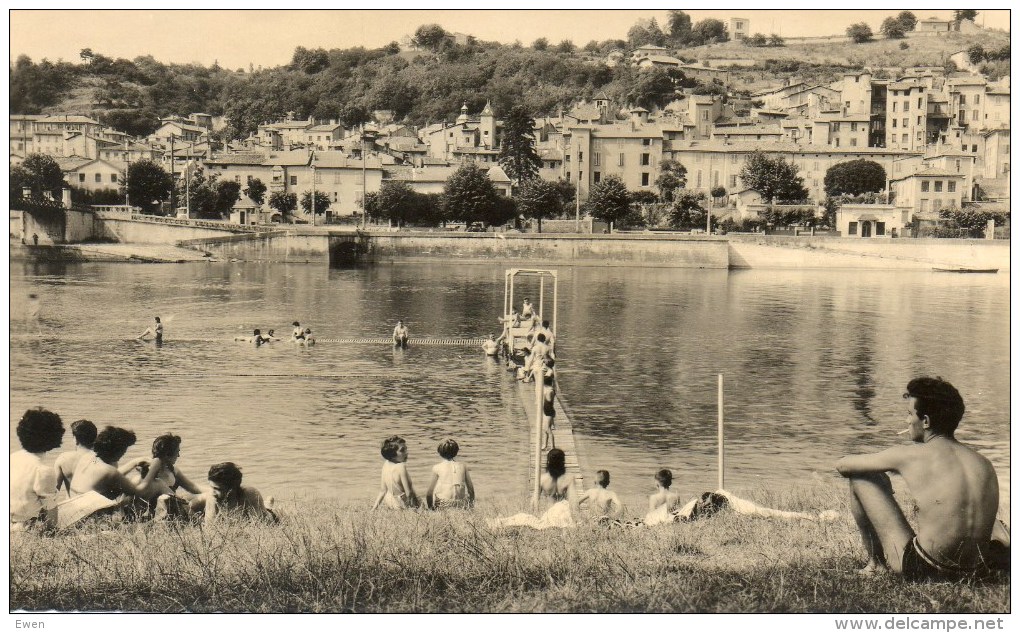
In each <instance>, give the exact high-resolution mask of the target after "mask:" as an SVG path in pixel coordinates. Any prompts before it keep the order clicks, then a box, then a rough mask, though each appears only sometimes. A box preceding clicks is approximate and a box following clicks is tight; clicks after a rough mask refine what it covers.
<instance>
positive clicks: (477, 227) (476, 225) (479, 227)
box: [464, 222, 485, 233]
mask: <svg viewBox="0 0 1020 633" xmlns="http://www.w3.org/2000/svg"><path fill="white" fill-rule="evenodd" d="M464 230H465V231H467V232H468V233H484V232H485V225H484V224H482V223H481V222H472V223H471V224H469V225H468V227H467V228H466V229H464Z"/></svg>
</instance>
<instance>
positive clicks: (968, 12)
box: [953, 9, 978, 22]
mask: <svg viewBox="0 0 1020 633" xmlns="http://www.w3.org/2000/svg"><path fill="white" fill-rule="evenodd" d="M977 15H978V12H977V11H975V10H974V9H960V10H957V11H953V19H954V20H956V21H957V22H959V21H961V20H970V21H971V22H973V21H974V20H975V19H977Z"/></svg>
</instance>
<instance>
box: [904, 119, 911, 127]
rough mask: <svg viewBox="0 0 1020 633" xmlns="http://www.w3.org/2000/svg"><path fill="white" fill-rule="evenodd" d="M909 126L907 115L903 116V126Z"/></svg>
mask: <svg viewBox="0 0 1020 633" xmlns="http://www.w3.org/2000/svg"><path fill="white" fill-rule="evenodd" d="M909 126H910V119H909V118H907V117H903V127H909Z"/></svg>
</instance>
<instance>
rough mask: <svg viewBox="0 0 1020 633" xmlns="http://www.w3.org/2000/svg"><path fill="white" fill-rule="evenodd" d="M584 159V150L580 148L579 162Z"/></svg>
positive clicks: (578, 152)
mask: <svg viewBox="0 0 1020 633" xmlns="http://www.w3.org/2000/svg"><path fill="white" fill-rule="evenodd" d="M582 160H584V150H583V149H579V150H577V162H581V161H582Z"/></svg>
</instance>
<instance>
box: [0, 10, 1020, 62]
mask: <svg viewBox="0 0 1020 633" xmlns="http://www.w3.org/2000/svg"><path fill="white" fill-rule="evenodd" d="M43 4H44V5H45V3H43ZM440 4H441V3H440ZM461 4H463V5H466V6H478V3H461ZM599 4H601V3H599V2H588V3H584V4H581V3H577V2H575V3H574V5H575V6H584V7H592V6H598V5H599ZM642 4H645V5H651V6H654V5H655V4H656V3H655V2H644V3H642ZM740 4H741V3H739V2H729V3H727V5H728V6H740ZM857 4H858V5H859V6H860V5H861V4H862V3H857ZM867 4H868V3H867V2H864V3H863V6H867ZM935 4H937V3H934V2H930V3H928V6H932V5H935ZM957 4H959V3H957ZM177 5H178V6H180V7H185V8H181V9H176V10H127V9H119V8H116V5H115V4H111V3H109V2H106V3H104V2H99V3H97V4H96V6H97V7H113V8H109V9H107V10H70V9H66V8H65V9H39V10H25V9H17V10H11V11H10V12H9V14H8V15H9V20H10V29H9V37H10V56H11V57H10V59H11V61H13V60H14V59H16V58H17V57H18V56H19V55H22V54H25V55H28V56H29V57H31V58H32V59H33V60H34V61H40V60H41V59H43V58H48V59H49V60H51V61H57V60H58V59H63V60H65V61H72V62H76V63H77V62H79V61H80V58H79V53H80V51H81V50H82V49H83V48H91V49H93V51H95V52H97V53H101V54H103V55H106V56H108V57H115V58H116V57H124V58H127V59H133V58H135V57H138V56H140V55H152V56H153V57H154V58H156V59H157V60H159V61H161V62H173V63H188V62H197V63H200V64H203V65H207V66H208V65H211V64H212V63H213V62H218V63H219V64H220V65H221V66H223V67H225V68H232V69H237V68H244V69H248V68H249V65H253V66H254V67H256V68H258V67H259V66H263V67H272V66H279V65H283V64H286V63H288V62H289V61H290V59H291V56H292V55H293V52H294V48H295V47H297V46H304V47H306V48H317V47H322V48H326V49H329V48H350V47H353V46H364V47H366V48H378V47H380V46H383V45H385V44H387V43H389V42H391V41H395V40H398V41H399V40H400V38H401V37H403V36H405V35H411V34H413V33H414V31H415V29H416V28H417V27H418V26H420V25H422V24H429V23H437V24H440V25H441V26H442V27H443V28H445V29H446V30H447V31H453V32H459V33H466V34H468V35H474V36H475V37H477V38H479V39H482V40H495V41H499V42H504V43H510V42H513V41H515V40H520V41H521V42H522V43H523V44H525V45H527V44H530V43H531V42H533V41H534V40H535V39H537V38H539V37H545V38H546V39H548V40H549V41H550V42H552V43H558V42H560V41H561V40H564V39H569V40H571V41H573V42H574V43H575V44H577V45H578V46H583V45H584V44H585V43H587V42H588V41H589V40H593V39H594V40H600V41H601V40H606V39H616V38H620V39H624V38H626V35H627V30H628V29H629V28H630V27H631V26H633V25H634V23H635V22H636V21H637V20H638V19H641V18H645V19H647V18H652V17H654V18H656V19H657V20H658V21H659V24H660V25H662V26H665V23H666V17H667V11H668V9H669V8H675V6H676V5H675V4H672V3H671V4H670V5H666V7H664V8H660V9H655V8H651V9H642V10H631V9H600V10H591V9H587V10H581V9H577V10H574V9H556V10H544V9H541V10H540V9H535V8H523V9H515V10H499V9H497V10H487V11H480V10H474V9H456V8H451V9H433V10H428V11H424V10H417V9H415V10H409V9H400V8H399V6H400V5H399V4H395V3H392V2H391V3H380V4H377V5H376V6H381V7H398V8H393V9H386V10H364V9H358V10H271V9H252V10H216V11H210V10H200V9H196V8H194V7H198V6H201V4H200V3H196V2H194V1H193V0H183V2H178V3H177ZM259 5H260V3H259V2H252V3H248V4H247V6H259ZM563 5H567V6H569V3H561V6H563ZM35 6H39V5H38V4H36V5H35ZM265 6H271V5H265ZM334 6H335V5H334ZM418 6H421V5H418ZM446 6H456V5H450V4H449V3H447V5H446ZM496 6H498V5H496ZM515 6H519V7H536V6H537V7H541V6H543V5H542V3H535V2H531V3H529V2H527V1H524V2H517V3H515ZM545 6H548V5H547V4H546V5H545ZM752 6H753V5H752ZM758 6H760V5H758ZM986 6H987V5H986ZM901 10H902V9H895V10H881V9H876V10H870V9H869V10H807V9H787V10H758V9H740V8H737V9H729V10H697V9H691V10H687V9H685V11H686V12H687V13H688V14H689V15H690V16H691V18H692V20H693V21H694V22H697V21H699V20H703V19H706V18H716V19H722V20H726V19H727V18H729V17H744V18H747V19H749V20H750V31H751V32H752V33H757V32H760V33H764V34H766V35H768V34H771V33H777V34H779V35H783V36H786V37H795V36H810V35H833V34H837V33H843V32H844V31H845V30H846V27H847V26H848V25H849V24H852V23H855V22H861V21H863V22H867V23H868V24H869V25H871V27H872V29H873V30H875V31H877V30H878V26H879V24H881V22H882V20H883V19H885V18H886V17H887V16H890V15H896V14H897V13H899V11H901ZM911 11H913V13H914V14H915V15H916V16H917V17H918V18H919V19H924V18H928V17H932V16H935V17H940V18H948V17H949V16H951V14H952V10H951V9H911ZM982 21H984V24H985V25H986V26H988V27H996V28H1001V29H1006V30H1008V29H1009V11H1008V10H1005V9H999V10H980V12H979V15H978V23H979V24H980V23H982Z"/></svg>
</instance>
